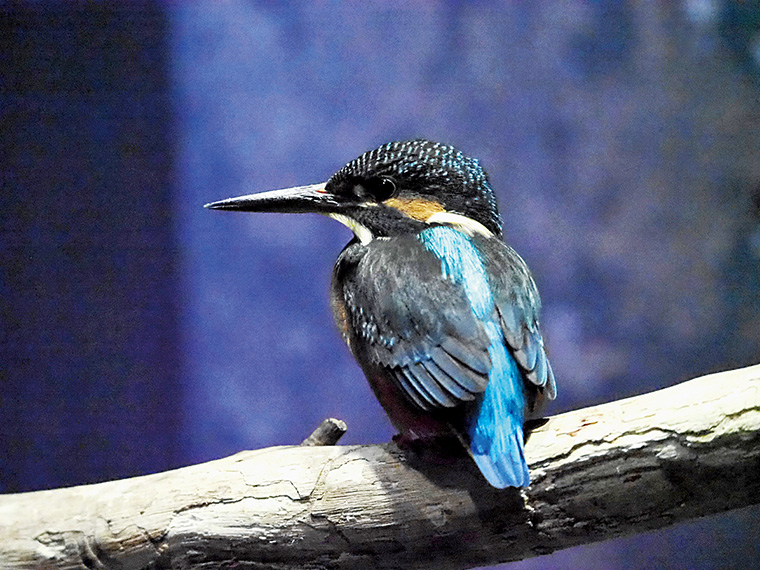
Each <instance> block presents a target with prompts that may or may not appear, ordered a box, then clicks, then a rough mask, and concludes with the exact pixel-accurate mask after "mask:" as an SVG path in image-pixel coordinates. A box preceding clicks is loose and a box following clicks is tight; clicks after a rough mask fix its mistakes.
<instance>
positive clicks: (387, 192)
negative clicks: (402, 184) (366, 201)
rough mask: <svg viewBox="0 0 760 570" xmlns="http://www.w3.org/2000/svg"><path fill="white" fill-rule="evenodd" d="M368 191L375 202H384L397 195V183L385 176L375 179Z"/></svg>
mask: <svg viewBox="0 0 760 570" xmlns="http://www.w3.org/2000/svg"><path fill="white" fill-rule="evenodd" d="M367 189H368V190H369V191H370V193H371V194H372V197H373V198H374V199H375V200H377V201H378V202H382V201H384V200H387V199H388V198H390V197H392V196H393V195H394V194H395V193H396V183H395V182H394V181H393V179H392V178H388V177H385V176H384V177H382V178H375V179H373V180H372V181H371V183H370V184H369V185H368V188H367Z"/></svg>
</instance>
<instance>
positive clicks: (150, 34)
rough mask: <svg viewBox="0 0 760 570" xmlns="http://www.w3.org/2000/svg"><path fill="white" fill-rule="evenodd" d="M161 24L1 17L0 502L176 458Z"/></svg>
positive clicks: (169, 156) (77, 10) (18, 13)
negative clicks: (2, 495)
mask: <svg viewBox="0 0 760 570" xmlns="http://www.w3.org/2000/svg"><path fill="white" fill-rule="evenodd" d="M166 29H167V24H166V19H165V16H164V14H163V13H162V12H161V11H159V10H157V9H155V8H152V7H151V6H150V5H142V6H140V5H135V6H127V5H124V6H114V5H111V6H96V7H85V5H84V4H78V3H71V4H67V3H56V4H54V5H52V6H50V5H48V4H46V3H41V4H37V3H29V4H26V5H25V4H15V5H14V7H13V8H9V7H7V6H6V7H3V8H0V38H2V40H0V41H2V43H3V47H2V49H0V52H2V54H3V55H2V60H1V61H2V63H1V65H2V72H0V77H1V78H2V87H1V89H2V93H1V95H0V109H1V111H0V123H1V125H2V126H1V127H0V132H1V133H2V134H1V135H0V156H1V157H2V158H0V164H2V183H0V186H2V190H0V299H1V301H0V490H1V491H3V492H9V491H25V490H31V489H39V488H44V487H58V486H64V485H72V484H78V483H88V482H93V481H100V480H104V479H111V478H115V477H124V476H127V475H135V474H140V473H147V472H153V471H158V470H161V469H166V468H169V467H172V466H175V465H177V464H178V463H179V462H180V458H181V456H180V454H179V452H178V436H177V435H178V430H179V428H180V424H179V418H180V417H181V398H180V393H179V386H178V380H179V373H178V370H179V368H178V366H179V360H178V356H179V355H178V347H179V331H178V328H177V323H178V319H177V307H178V299H177V279H176V260H177V247H176V244H175V234H174V222H173V212H172V205H173V204H172V199H171V196H172V194H171V192H172V185H171V182H172V178H171V168H172V161H173V157H174V152H173V148H174V137H173V135H172V128H171V127H172V122H171V105H170V100H169V96H168V83H167V73H166V69H167V59H166V58H167V51H166V48H165V42H166Z"/></svg>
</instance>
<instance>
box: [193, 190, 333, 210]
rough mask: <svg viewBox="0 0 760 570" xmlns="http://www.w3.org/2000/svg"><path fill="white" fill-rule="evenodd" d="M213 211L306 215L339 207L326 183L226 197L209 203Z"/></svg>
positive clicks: (208, 206)
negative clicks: (328, 190)
mask: <svg viewBox="0 0 760 570" xmlns="http://www.w3.org/2000/svg"><path fill="white" fill-rule="evenodd" d="M205 207H206V208H210V209H212V210H237V211H239V212H280V213H285V214H305V213H309V212H316V213H321V214H328V213H331V212H335V211H337V210H338V209H339V208H340V204H339V203H338V202H337V201H336V199H335V196H334V195H332V194H331V193H329V192H327V190H325V184H324V183H322V184H310V185H308V186H296V187H295V188H285V189H284V190H271V191H269V192H260V193H258V194H248V195H246V196H238V197H237V198H227V199H226V200H219V201H218V202H211V203H210V204H206V206H205Z"/></svg>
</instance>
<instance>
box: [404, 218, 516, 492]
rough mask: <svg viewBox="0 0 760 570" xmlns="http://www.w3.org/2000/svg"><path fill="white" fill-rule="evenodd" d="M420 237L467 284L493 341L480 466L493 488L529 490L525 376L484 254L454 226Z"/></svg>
mask: <svg viewBox="0 0 760 570" xmlns="http://www.w3.org/2000/svg"><path fill="white" fill-rule="evenodd" d="M418 238H419V240H420V241H421V242H422V244H423V245H424V246H425V248H426V249H428V250H429V251H430V252H431V253H433V254H434V255H435V256H436V257H438V258H439V259H440V260H441V271H442V273H443V275H445V276H446V277H447V278H448V279H450V280H451V281H452V282H454V283H457V284H460V285H462V287H463V288H464V292H465V295H466V296H467V300H468V301H469V302H470V306H471V308H472V312H473V314H474V315H475V316H476V317H477V318H478V319H479V320H480V321H481V322H483V324H484V325H485V328H486V333H487V334H488V338H489V339H490V341H491V344H490V346H489V347H488V353H489V355H490V357H491V365H492V366H491V371H490V373H489V375H488V387H487V388H486V391H485V393H484V394H483V400H482V402H481V404H480V407H479V408H478V411H477V414H476V416H475V417H474V418H472V419H471V421H470V427H469V435H470V450H471V451H472V454H473V457H474V459H475V462H476V463H477V464H478V467H479V469H480V470H481V472H482V473H483V475H484V476H485V477H486V479H488V481H489V482H490V483H491V484H492V485H493V486H494V487H499V488H503V487H523V486H526V485H528V484H529V483H530V475H529V474H528V467H527V464H526V462H525V456H524V451H523V433H522V429H523V427H522V426H523V410H524V407H525V395H524V393H523V380H522V374H521V373H520V370H519V369H518V368H517V363H516V362H515V360H514V358H513V357H512V355H511V354H510V353H509V352H508V351H507V348H506V344H505V342H504V337H503V335H502V332H501V329H500V328H499V326H498V323H496V322H495V321H494V319H493V309H494V301H493V295H492V293H491V288H490V285H489V283H488V279H487V276H486V270H485V267H484V266H483V262H482V261H481V259H480V254H479V253H478V250H477V249H476V248H475V246H474V245H473V244H472V242H471V241H470V240H469V238H468V237H467V236H466V235H465V234H463V233H461V232H459V231H457V230H455V229H453V228H450V227H446V226H436V227H432V228H429V229H426V230H423V231H422V232H420V234H419V236H418Z"/></svg>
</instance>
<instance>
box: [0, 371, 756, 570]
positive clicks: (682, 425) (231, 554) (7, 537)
mask: <svg viewBox="0 0 760 570" xmlns="http://www.w3.org/2000/svg"><path fill="white" fill-rule="evenodd" d="M759 444H760V366H753V367H749V368H744V369H741V370H735V371H732V372H724V373H720V374H714V375H711V376H706V377H703V378H699V379H696V380H692V381H690V382H685V383H683V384H680V385H678V386H673V387H671V388H667V389H664V390H660V391H657V392H653V393H650V394H645V395H643V396H637V397H634V398H629V399H626V400H620V401H616V402H611V403H608V404H603V405H601V406H595V407H592V408H586V409H582V410H577V411H574V412H569V413H566V414H562V415H559V416H556V417H553V418H551V420H550V421H549V422H548V423H547V424H546V425H545V426H543V427H541V428H540V429H538V430H537V431H536V432H534V433H533V435H532V436H531V438H530V441H529V442H528V446H527V453H528V461H529V463H530V466H531V471H532V474H533V480H534V482H533V485H532V486H531V487H530V489H528V490H527V491H524V492H520V491H517V490H514V489H507V490H504V491H498V490H495V489H492V488H490V487H489V486H488V485H487V484H486V483H485V482H484V481H483V479H482V477H481V476H480V475H479V474H478V472H477V469H476V468H475V467H474V465H473V464H472V462H471V461H470V460H469V459H468V458H466V457H457V458H451V457H448V458H446V457H433V456H428V457H423V458H419V457H412V456H410V455H407V454H404V453H403V452H401V451H400V450H399V449H398V448H397V447H396V446H395V445H394V444H387V445H366V446H338V447H334V446H329V447H312V446H293V447H273V448H268V449H261V450H257V451H246V452H243V453H239V454H237V455H233V456H232V457H227V458H225V459H220V460H218V461H212V462H209V463H205V464H202V465H195V466H192V467H186V468H184V469H178V470H176V471H169V472H166V473H158V474H155V475H148V476H145V477H136V478H133V479H125V480H121V481H112V482H107V483H100V484H97V485H86V486H81V487H72V488H68V489H56V490H51V491H38V492H34V493H24V494H18V495H5V496H0V567H2V568H7V569H18V568H27V569H31V568H88V569H106V568H108V569H110V568H119V569H142V568H145V569H148V568H178V569H185V568H194V569H202V568H220V567H227V566H226V565H229V567H233V566H234V567H235V568H238V569H240V568H250V569H253V568H255V569H258V570H260V569H282V568H305V567H308V568H359V567H361V568H398V567H403V568H434V567H435V568H465V567H469V566H476V565H485V564H493V563H497V562H504V561H508V560H517V559H521V558H526V557H530V556H536V555H540V554H545V553H548V552H551V551H553V550H556V549H561V548H566V547H569V546H573V545H578V544H584V543H590V542H594V541H598V540H606V539H609V538H612V537H615V536H620V535H623V534H630V533H635V532H640V531H643V530H648V529H653V528H658V527H662V526H667V525H670V524H673V523H676V522H678V521H681V520H684V519H688V518H691V517H696V516H701V515H707V514H711V513H716V512H720V511H725V510H728V509H733V508H738V507H742V506H746V505H750V504H756V503H758V502H760V477H758V473H760V445H759ZM428 455H431V454H430V453H428Z"/></svg>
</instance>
